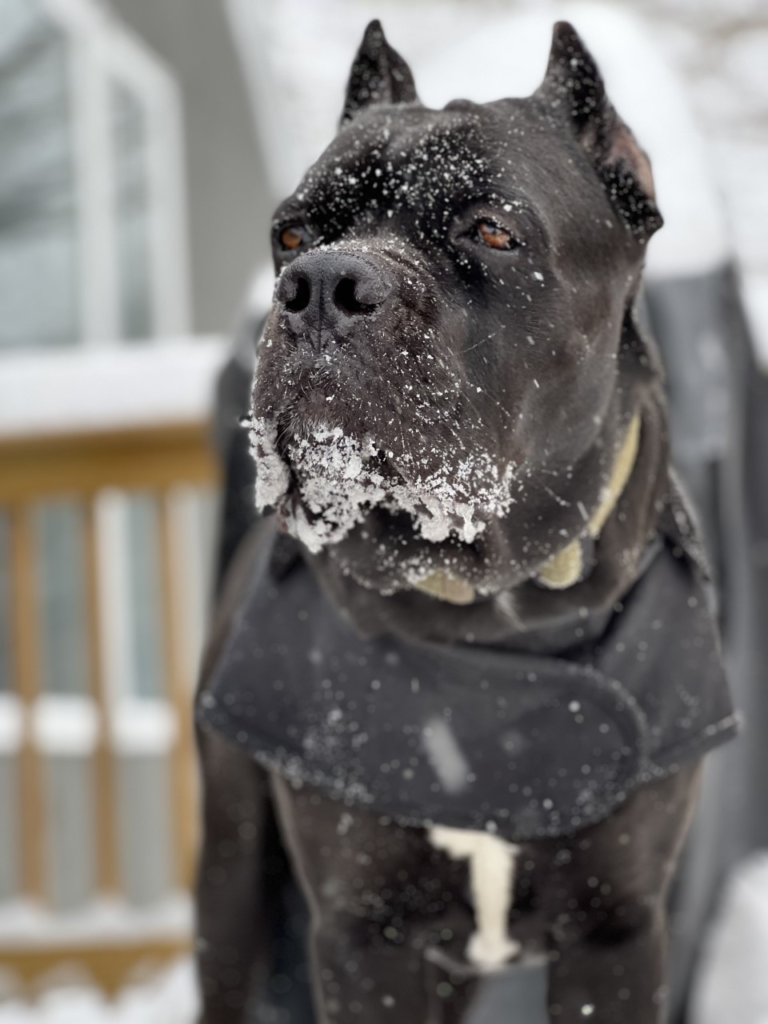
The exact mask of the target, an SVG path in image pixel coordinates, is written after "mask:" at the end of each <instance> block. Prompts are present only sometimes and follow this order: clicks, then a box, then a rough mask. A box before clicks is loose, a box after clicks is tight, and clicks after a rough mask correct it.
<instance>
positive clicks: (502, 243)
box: [475, 220, 517, 249]
mask: <svg viewBox="0 0 768 1024" xmlns="http://www.w3.org/2000/svg"><path fill="white" fill-rule="evenodd" d="M475 230H476V231H477V240H478V241H479V242H482V244H483V245H488V246H490V247H491V249H515V248H517V241H516V239H515V238H514V236H513V235H511V234H510V233H509V231H505V230H504V228H500V227H499V225H498V224H494V223H493V221H492V220H479V221H478V222H477V224H476V225H475Z"/></svg>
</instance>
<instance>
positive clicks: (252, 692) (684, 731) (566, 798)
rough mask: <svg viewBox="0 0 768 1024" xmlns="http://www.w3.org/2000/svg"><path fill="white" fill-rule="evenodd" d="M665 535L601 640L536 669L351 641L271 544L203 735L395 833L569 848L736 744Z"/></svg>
mask: <svg viewBox="0 0 768 1024" xmlns="http://www.w3.org/2000/svg"><path fill="white" fill-rule="evenodd" d="M683 515H684V512H682V511H681V510H679V509H678V518H680V517H681V516H683ZM670 518H672V517H670ZM673 532H674V533H676V534H677V536H667V537H665V538H664V539H663V540H662V541H660V542H659V543H658V545H657V547H656V551H655V555H654V557H653V558H652V559H651V561H650V564H649V565H648V567H647V569H646V571H645V573H644V575H643V576H642V578H641V579H640V580H639V581H638V582H637V583H636V584H635V586H634V587H633V589H632V590H631V591H630V592H629V594H627V596H626V597H625V599H624V601H623V602H622V604H621V605H620V606H618V607H617V609H616V610H615V611H614V612H613V614H612V615H611V617H610V619H609V621H608V625H607V628H606V629H605V631H604V632H602V633H601V635H600V639H599V640H598V641H597V642H595V641H594V640H591V641H589V642H588V643H584V642H582V643H579V637H580V636H583V635H585V634H588V631H585V630H584V629H583V625H584V623H583V622H582V623H581V624H579V621H578V619H575V621H574V626H573V636H574V644H573V646H572V647H571V648H570V649H569V650H568V651H567V653H566V654H563V653H560V654H559V655H558V656H557V657H542V656H533V655H529V654H523V653H518V652H514V651H510V650H502V649H494V648H489V647H480V646H470V645H466V644H461V645H459V644H457V645H452V646H447V645H416V644H409V643H406V642H405V641H403V640H400V639H396V638H393V637H385V638H379V639H375V640H366V639H363V638H361V637H360V636H359V635H358V634H357V633H356V632H355V630H354V629H353V628H352V626H351V625H349V624H348V623H347V622H345V621H344V619H343V618H342V617H341V615H340V614H339V612H338V611H337V609H336V608H335V606H334V605H332V603H331V602H330V601H329V600H328V599H327V597H326V596H325V595H324V594H323V593H322V591H321V589H320V587H319V585H318V583H317V581H316V580H315V578H314V576H313V574H312V572H311V570H310V569H309V568H308V567H307V566H306V564H305V563H304V561H303V560H302V559H301V557H300V556H298V557H294V558H289V559H288V560H287V561H286V558H285V551H284V549H283V547H282V545H283V544H284V543H285V541H283V540H282V539H278V540H277V541H276V540H275V535H274V532H273V531H270V530H266V531H265V538H264V540H263V541H262V543H261V545H260V549H259V550H258V552H257V553H256V556H255V564H254V566H253V570H252V574H251V585H250V588H249V591H248V593H247V595H246V597H245V599H244V601H243V603H242V606H241V608H240V610H239V613H238V615H237V616H236V617H235V620H234V622H233V625H232V628H231V631H230V635H229V637H228V639H227V642H226V643H225V645H224V648H223V652H222V654H221V656H220V658H219V661H218V663H217V665H216V666H215V668H214V670H213V673H212V674H211V676H210V677H209V679H208V683H207V686H206V688H205V690H204V692H203V694H202V696H201V699H200V703H199V705H198V718H199V721H200V723H201V724H202V725H203V726H204V727H206V728H213V729H217V730H219V731H221V732H222V733H223V734H224V735H225V736H226V737H227V738H228V739H229V740H230V741H231V742H233V743H235V744H237V746H239V747H240V748H242V749H243V750H244V751H246V752H248V753H249V754H250V755H251V756H253V757H254V758H256V759H257V760H258V761H259V762H261V763H262V764H263V765H265V766H266V767H268V768H271V769H273V770H276V771H278V772H280V773H282V774H284V775H286V776H287V777H289V778H291V779H294V780H300V781H301V782H305V783H307V784H310V785H313V786H317V787H319V788H320V789H322V790H324V791H325V792H327V793H329V794H331V795H334V796H337V797H339V798H340V799H343V800H345V801H347V802H350V803H355V802H360V803H363V804H366V805H367V806H369V807H371V808H372V809H374V810H375V811H377V812H378V813H381V814H384V815H391V816H393V817H394V818H396V819H398V820H400V821H402V822H404V823H407V824H413V825H424V824H429V823H439V824H442V825H449V826H454V827H463V828H473V829H491V830H495V831H498V833H499V834H501V835H503V836H505V837H507V838H509V839H510V840H516V841H522V840H528V839H534V838H537V837H543V836H559V835H565V834H569V833H572V832H574V831H576V830H578V829H579V828H582V827H584V826H585V825H588V824H592V823H595V822H597V821H600V820H602V819H603V818H605V817H607V815H608V814H610V813H611V811H612V810H613V809H614V808H615V807H616V806H617V805H618V804H619V803H621V802H622V801H623V800H624V799H625V798H626V797H627V795H628V794H629V793H630V792H631V791H632V790H633V789H634V788H636V787H637V786H639V785H641V784H642V783H644V782H648V781H651V780H652V779H654V778H658V777H661V776H663V775H666V774H669V773H671V772H673V771H674V770H675V768H676V766H677V765H678V764H679V763H680V762H681V761H682V760H685V759H688V758H692V757H697V756H700V755H701V754H703V753H704V752H705V751H707V750H708V749H710V748H711V747H713V746H715V745H717V744H719V743H722V742H724V741H725V740H726V739H728V738H729V737H730V736H731V735H732V734H733V733H734V731H735V721H734V716H733V710H732V706H731V700H730V696H729V693H728V687H727V683H726V680H725V675H724V671H723V667H722V661H721V657H720V651H719V645H718V640H717V636H716V633H715V627H714V625H713V620H712V615H711V612H710V608H709V606H708V600H707V593H706V582H705V579H704V577H703V574H702V570H701V568H700V566H699V564H698V562H697V561H696V560H695V559H694V558H693V557H691V554H689V553H688V545H686V544H685V538H684V537H682V536H681V534H680V532H679V531H677V530H673Z"/></svg>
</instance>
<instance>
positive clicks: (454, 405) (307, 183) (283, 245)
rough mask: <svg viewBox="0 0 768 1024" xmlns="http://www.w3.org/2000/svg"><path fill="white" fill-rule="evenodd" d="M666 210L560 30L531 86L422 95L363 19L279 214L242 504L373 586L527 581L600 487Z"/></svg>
mask: <svg viewBox="0 0 768 1024" xmlns="http://www.w3.org/2000/svg"><path fill="white" fill-rule="evenodd" d="M660 224H661V218H660V216H659V213H658V210H657V208H656V205H655V201H654V193H653V182H652V178H651V172H650V165H649V163H648V160H647V157H646V156H645V154H644V153H643V152H642V150H641V149H640V147H639V146H638V144H637V142H636V141H635V139H634V137H633V135H632V133H631V132H630V130H629V129H628V128H627V126H626V125H625V124H624V123H623V122H622V121H621V119H620V118H619V116H618V115H617V113H616V112H615V110H614V109H613V107H612V106H611V104H610V102H609V100H608V98H607V96H606V93H605V90H604V87H603V83H602V81H601V78H600V75H599V72H598V70H597V68H596V66H595V63H594V61H593V60H592V58H591V56H590V55H589V53H588V52H587V50H586V49H585V47H584V46H583V44H582V42H581V41H580V39H579V37H578V35H577V34H576V32H575V31H574V30H573V28H572V27H571V26H570V25H568V24H567V23H560V24H558V25H557V26H556V27H555V31H554V39H553V44H552V51H551V55H550V58H549V65H548V68H547V72H546V76H545V78H544V81H543V83H542V85H541V87H540V88H539V89H538V91H537V92H536V93H535V94H534V95H533V96H531V97H529V98H527V99H504V100H500V101H498V102H495V103H489V104H483V105H479V104H475V103H471V102H469V101H465V100H456V101H454V102H452V103H449V104H448V105H447V106H446V107H445V108H444V109H443V110H429V109H427V108H425V107H424V106H422V105H421V104H420V103H419V101H418V99H417V96H416V91H415V87H414V82H413V77H412V75H411V72H410V70H409V68H408V66H407V65H406V64H405V62H404V61H403V59H402V58H401V57H400V56H399V55H398V54H397V53H396V52H395V51H394V50H393V49H392V48H391V47H390V46H389V45H388V43H387V41H386V40H385V38H384V35H383V33H382V30H381V27H380V25H379V24H378V23H377V22H373V23H372V24H371V25H370V26H369V27H368V29H367V31H366V33H365V37H364V39H363V43H362V46H361V49H360V51H359V53H358V55H357V57H356V59H355V62H354V64H353V67H352V74H351V78H350V82H349V86H348V90H347V97H346V104H345V108H344V112H343V116H342V122H341V127H340V131H339V134H338V135H337V137H336V138H335V140H334V141H333V142H332V144H331V145H330V146H329V148H328V149H327V150H326V152H325V153H324V154H323V155H322V156H321V158H320V159H319V160H318V162H317V163H316V164H315V165H314V166H313V167H312V168H311V169H310V171H309V172H308V174H307V175H306V177H305V178H304V180H303V181H302V183H301V185H300V186H299V187H298V189H297V190H296V192H295V193H294V194H293V195H292V196H290V197H289V198H288V199H287V200H286V201H285V202H284V203H283V204H282V205H281V206H280V207H279V209H278V211H277V213H276V215H275V219H274V227H273V246H274V255H275V264H276V269H277V272H278V280H277V285H276V288H275V296H274V305H273V308H272V312H271V315H270V317H269V320H268V323H267V326H266V329H265V332H264V336H263V338H262V341H261V344H260V349H259V355H258V366H257V372H256V378H255V384H254V391H253V420H252V438H253V450H254V454H255V457H256V459H257V474H258V484H257V503H258V504H259V505H260V506H261V507H269V506H271V507H274V508H276V509H277V511H278V513H279V515H280V516H281V518H282V521H283V525H284V528H285V529H287V530H288V531H289V532H292V533H294V534H295V535H296V536H298V537H299V538H300V539H301V540H302V541H303V542H304V543H305V545H306V546H307V547H308V548H309V550H310V551H312V552H315V553H318V552H321V553H322V556H323V557H324V558H330V559H332V560H334V561H335V562H336V564H337V565H339V566H341V567H342V569H343V571H344V572H345V573H348V574H351V575H352V576H353V578H354V579H356V580H357V582H359V583H361V584H363V585H364V586H368V587H371V588H375V589H377V590H379V591H381V592H384V593H391V592H394V591H397V590H401V589H405V588H407V587H410V586H413V585H414V584H415V583H418V581H419V580H423V579H424V578H425V577H426V576H428V575H429V574H430V573H433V572H434V571H435V570H442V571H444V572H449V573H451V574H452V575H453V576H455V577H456V576H457V577H459V578H463V579H467V580H469V581H470V582H471V584H472V586H473V587H475V588H477V589H479V591H480V592H481V593H482V592H489V593H492V592H494V590H498V589H499V588H501V587H508V586H510V585H515V584H516V583H518V582H520V581H521V580H524V579H527V578H529V577H530V576H531V574H532V573H533V572H535V570H536V567H537V566H540V565H541V564H542V563H543V562H545V561H546V559H548V558H550V557H551V556H552V555H553V553H554V552H556V551H557V550H558V547H562V546H563V545H564V544H566V543H567V542H568V541H569V540H571V539H573V538H574V537H576V536H578V535H579V532H580V531H583V529H584V526H585V522H586V521H587V519H588V517H589V515H590V514H591V513H592V511H593V510H594V509H595V508H596V507H597V506H598V504H599V502H600V498H601V493H602V491H604V489H605V486H606V481H607V479H608V476H609V474H610V472H611V467H612V463H613V460H614V457H615V449H616V442H617V438H619V437H620V434H621V432H622V430H625V429H626V425H627V419H628V415H629V414H630V413H631V412H632V411H633V410H632V409H631V402H630V401H629V399H628V397H627V392H628V390H629V389H628V385H627V381H626V380H624V379H623V378H622V366H623V365H624V363H626V360H624V361H623V360H622V351H623V350H626V351H630V350H631V349H632V348H633V346H634V348H635V350H638V351H639V348H640V346H638V345H637V344H636V339H637V335H636V331H635V330H634V320H633V300H634V297H635V294H636V292H637V289H638V283H639V276H640V271H641V267H642V263H643V257H644V250H645V245H646V243H647V241H648V238H649V237H650V235H651V234H652V233H653V232H654V231H655V230H656V229H657V228H658V227H659V226H660ZM636 355H637V352H636ZM636 361H637V362H638V365H639V364H640V363H642V362H643V357H642V356H641V355H640V356H638V357H637V360H636ZM640 372H642V371H640Z"/></svg>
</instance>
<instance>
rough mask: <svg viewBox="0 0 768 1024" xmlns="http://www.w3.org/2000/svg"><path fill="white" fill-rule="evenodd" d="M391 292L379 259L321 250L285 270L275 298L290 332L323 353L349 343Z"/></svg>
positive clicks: (298, 260)
mask: <svg viewBox="0 0 768 1024" xmlns="http://www.w3.org/2000/svg"><path fill="white" fill-rule="evenodd" d="M393 293H394V281H393V279H392V277H391V275H390V274H389V272H388V271H387V270H386V269H385V268H384V267H382V266H380V265H379V264H378V262H377V261H374V260H372V259H367V258H365V257H362V256H358V255H356V254H352V253H343V252H319V251H318V252H309V253H305V255H303V256H300V257H299V258H298V259H297V260H295V261H294V262H293V263H291V265H290V266H289V267H287V268H286V270H285V271H284V272H283V274H282V276H281V277H280V281H279V282H278V285H277V291H276V293H275V299H276V301H277V302H278V303H279V304H280V306H281V308H282V311H283V314H284V316H285V319H286V322H287V325H288V328H289V330H290V331H291V333H292V334H293V335H294V336H295V337H296V338H297V339H302V340H306V341H308V342H309V343H310V344H311V345H312V346H313V347H316V348H318V349H321V348H324V347H325V346H326V345H328V344H332V343H338V342H339V341H345V340H347V339H348V338H349V337H350V335H351V334H352V333H354V332H355V331H357V330H359V329H360V328H361V327H363V326H364V324H363V321H364V320H365V319H366V318H369V317H371V316H372V315H374V314H376V313H378V312H380V311H381V309H382V308H383V307H384V306H386V305H387V304H388V300H390V299H391V298H392V296H393Z"/></svg>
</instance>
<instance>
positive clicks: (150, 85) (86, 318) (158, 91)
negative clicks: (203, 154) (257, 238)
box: [41, 0, 190, 347]
mask: <svg viewBox="0 0 768 1024" xmlns="http://www.w3.org/2000/svg"><path fill="white" fill-rule="evenodd" d="M41 3H42V7H43V9H44V10H45V12H46V13H47V14H48V15H49V16H50V18H51V20H52V21H53V22H54V23H55V24H56V25H57V27H58V28H59V29H60V30H61V31H62V33H63V34H64V35H65V37H66V38H67V40H68V43H69V50H68V55H69V61H68V63H69V83H70V89H71V93H70V96H71V109H72V116H73V125H72V130H73V151H74V176H75V190H76V196H77V211H78V219H77V239H78V251H79V253H80V257H79V268H78V270H79V306H80V323H81V331H80V344H81V345H82V346H86V347H93V346H109V345H112V346H114V345H119V344H121V339H120V322H119V321H120V302H119V276H118V275H119V266H118V246H117V231H116V227H117V224H116V203H115V196H116V192H115V182H116V175H115V166H114V152H113V146H112V131H111V119H110V88H111V87H112V86H113V85H118V86H120V85H121V86H124V87H125V88H126V89H127V90H128V91H129V92H130V93H131V94H132V95H134V96H135V97H136V98H137V99H138V100H139V102H140V103H141V105H142V109H143V112H144V115H145V118H146V120H145V124H146V138H147V146H146V180H147V189H148V200H149V223H150V237H149V246H150V279H151V284H152V296H151V301H152V307H151V308H152V322H153V329H152V340H155V339H160V338H163V337H169V336H170V337H173V336H176V337H179V336H182V335H185V334H188V333H189V326H190V302H189V272H188V265H187V259H188V257H187V253H188V245H187V210H186V190H185V158H184V142H183V110H182V102H181V95H180V92H179V89H178V86H177V83H176V81H175V79H174V76H173V73H172V72H171V70H170V69H169V68H168V67H167V66H166V65H165V64H164V63H163V61H162V60H161V59H160V58H159V57H158V56H157V55H156V54H154V53H153V52H152V51H151V50H150V49H149V48H148V47H147V46H146V45H145V44H144V43H143V41H142V40H141V39H140V38H139V37H137V36H136V35H135V34H134V33H132V32H131V31H130V30H129V29H128V28H127V27H126V26H124V25H123V24H122V23H120V22H119V21H117V20H116V19H115V18H114V17H113V16H112V15H110V13H109V12H108V11H107V10H106V9H105V8H104V7H102V6H101V5H100V4H98V3H97V2H96V0H41Z"/></svg>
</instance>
